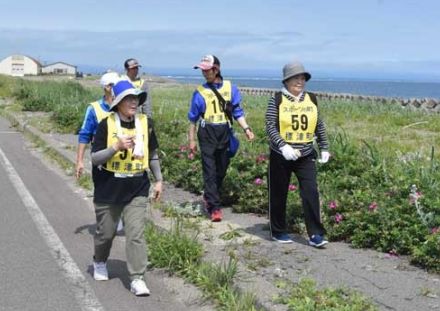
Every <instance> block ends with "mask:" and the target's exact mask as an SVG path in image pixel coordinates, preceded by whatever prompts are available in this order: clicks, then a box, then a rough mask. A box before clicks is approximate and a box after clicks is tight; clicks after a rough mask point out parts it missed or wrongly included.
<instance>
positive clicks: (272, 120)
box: [266, 89, 329, 157]
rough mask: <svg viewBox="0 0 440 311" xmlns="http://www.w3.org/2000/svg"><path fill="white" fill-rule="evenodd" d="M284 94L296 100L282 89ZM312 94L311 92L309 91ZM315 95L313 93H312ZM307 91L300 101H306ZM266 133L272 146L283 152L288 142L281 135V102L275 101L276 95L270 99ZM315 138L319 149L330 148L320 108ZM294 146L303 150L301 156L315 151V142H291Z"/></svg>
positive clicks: (275, 149) (276, 150) (273, 148)
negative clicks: (283, 147)
mask: <svg viewBox="0 0 440 311" xmlns="http://www.w3.org/2000/svg"><path fill="white" fill-rule="evenodd" d="M282 93H283V95H285V96H286V97H287V98H288V99H289V100H292V101H294V100H295V98H294V97H293V96H292V94H290V93H289V92H287V91H286V90H285V89H283V90H282ZM309 95H310V93H309ZM312 96H313V95H312ZM304 97H305V92H303V93H302V94H301V95H300V97H299V101H300V102H301V101H304ZM266 134H267V136H268V137H269V144H270V148H271V149H272V150H273V151H275V152H278V153H279V154H282V153H281V151H280V147H282V146H284V145H286V144H288V143H287V142H286V141H285V140H284V139H283V138H282V137H281V135H280V128H279V103H276V102H275V96H272V97H271V98H270V100H269V103H268V106H267V111H266ZM315 138H316V141H317V143H318V147H319V149H320V150H321V151H322V150H328V149H329V143H328V139H327V133H326V130H325V124H324V121H322V120H321V118H320V117H319V109H318V122H317V125H316V129H315ZM290 145H291V146H292V147H293V148H295V149H299V150H300V151H301V157H305V156H308V155H310V154H311V153H312V152H313V142H310V143H305V144H290Z"/></svg>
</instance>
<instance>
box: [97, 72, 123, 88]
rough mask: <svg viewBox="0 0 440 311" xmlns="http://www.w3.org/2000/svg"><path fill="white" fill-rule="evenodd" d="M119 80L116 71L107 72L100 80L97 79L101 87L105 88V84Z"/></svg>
mask: <svg viewBox="0 0 440 311" xmlns="http://www.w3.org/2000/svg"><path fill="white" fill-rule="evenodd" d="M119 80H120V77H119V75H118V74H117V73H116V72H107V73H105V74H103V75H102V77H101V80H100V81H99V84H100V85H101V86H102V88H105V87H106V86H108V85H110V84H113V85H115V84H116V83H117V82H118V81H119Z"/></svg>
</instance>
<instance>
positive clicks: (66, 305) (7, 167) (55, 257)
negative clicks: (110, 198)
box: [0, 118, 212, 311]
mask: <svg viewBox="0 0 440 311" xmlns="http://www.w3.org/2000/svg"><path fill="white" fill-rule="evenodd" d="M47 165H48V164H47V163H46V161H43V162H42V161H41V154H39V153H38V152H37V151H35V149H33V148H32V146H30V143H29V142H26V141H25V140H24V139H23V136H22V134H21V133H18V132H16V131H15V129H13V128H10V127H9V122H7V121H5V120H4V119H2V118H0V176H1V177H0V206H1V210H0V213H1V217H0V310H1V311H3V310H5V311H6V310H8V311H9V310H20V311H28V310H66V311H70V310H72V311H73V310H115V311H116V310H118V311H121V310H155V311H156V310H157V311H160V310H167V311H171V310H181V309H182V308H184V309H185V310H211V309H212V307H209V306H207V305H204V306H200V305H198V304H197V303H195V302H196V299H197V295H198V294H199V293H198V292H197V291H195V290H193V289H191V288H189V287H188V286H186V285H184V284H182V281H181V280H178V279H171V278H167V277H166V275H165V274H164V273H162V272H160V271H152V272H148V273H147V284H148V286H149V288H150V290H151V291H152V296H150V297H135V296H134V295H133V294H131V293H130V292H129V290H128V288H129V280H128V278H127V276H126V275H127V272H126V265H125V254H124V239H123V237H118V238H117V239H116V240H115V243H114V247H113V250H112V254H111V258H110V260H109V270H110V277H111V280H110V281H108V282H96V281H94V280H93V279H92V277H91V274H90V273H91V266H90V264H91V256H92V232H93V229H94V214H93V207H92V205H91V203H90V198H87V195H86V194H85V193H84V192H83V191H81V190H80V189H79V188H77V187H75V185H74V184H73V183H72V179H71V178H68V177H66V176H63V174H60V173H59V172H58V171H57V170H58V169H57V168H55V166H54V167H52V168H50V167H49V166H47Z"/></svg>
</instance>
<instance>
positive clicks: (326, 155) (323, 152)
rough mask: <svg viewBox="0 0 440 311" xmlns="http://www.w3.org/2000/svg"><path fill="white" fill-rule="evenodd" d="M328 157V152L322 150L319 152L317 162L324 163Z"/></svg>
mask: <svg viewBox="0 0 440 311" xmlns="http://www.w3.org/2000/svg"><path fill="white" fill-rule="evenodd" d="M329 159H330V152H328V151H322V152H321V159H319V160H318V162H319V163H322V164H324V163H327V162H328V160H329Z"/></svg>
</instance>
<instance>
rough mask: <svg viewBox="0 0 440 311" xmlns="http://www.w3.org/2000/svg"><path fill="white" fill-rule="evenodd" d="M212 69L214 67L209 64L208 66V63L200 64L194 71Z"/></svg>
mask: <svg viewBox="0 0 440 311" xmlns="http://www.w3.org/2000/svg"><path fill="white" fill-rule="evenodd" d="M212 67H214V65H209V64H206V63H200V64H198V65H195V66H194V69H202V70H209V69H211V68H212Z"/></svg>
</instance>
